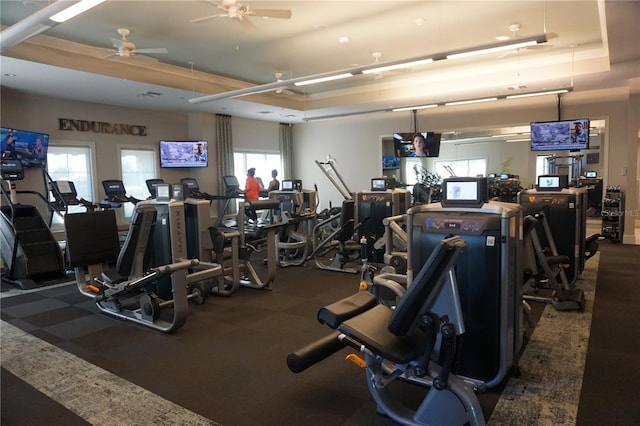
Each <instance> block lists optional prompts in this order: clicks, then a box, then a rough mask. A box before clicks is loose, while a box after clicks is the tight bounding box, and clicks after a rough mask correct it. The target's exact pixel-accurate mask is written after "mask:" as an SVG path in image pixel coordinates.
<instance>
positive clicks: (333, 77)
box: [293, 72, 353, 86]
mask: <svg viewBox="0 0 640 426" xmlns="http://www.w3.org/2000/svg"><path fill="white" fill-rule="evenodd" d="M349 77H353V74H351V73H350V72H346V73H342V74H336V75H329V76H326V77H318V78H312V79H311V80H304V81H298V82H296V83H293V84H295V85H296V86H307V85H309V84H316V83H323V82H325V81H333V80H341V79H343V78H349Z"/></svg>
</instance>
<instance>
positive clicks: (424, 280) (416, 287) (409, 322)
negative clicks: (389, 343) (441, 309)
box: [388, 237, 466, 336]
mask: <svg viewBox="0 0 640 426" xmlns="http://www.w3.org/2000/svg"><path fill="white" fill-rule="evenodd" d="M464 247H466V243H465V242H464V240H463V239H462V238H460V237H451V238H447V239H444V240H442V241H440V243H438V245H437V246H436V248H435V249H434V250H433V252H432V253H431V256H429V258H428V259H427V261H426V262H425V263H424V265H423V266H422V268H421V269H420V272H418V275H417V276H416V277H415V278H414V279H413V282H412V283H411V285H410V286H409V288H408V289H407V292H406V293H405V294H404V296H402V298H401V299H400V302H399V303H398V306H396V309H395V310H394V312H393V315H392V316H391V319H390V320H389V326H388V329H389V331H390V332H391V333H393V334H395V335H396V336H405V335H407V334H409V332H410V331H411V330H412V328H413V326H414V324H416V322H417V321H418V320H419V317H420V315H422V314H423V313H426V311H428V309H429V306H427V304H428V303H429V302H430V296H431V295H432V294H433V293H434V292H435V291H437V290H438V289H439V286H440V285H441V284H442V282H443V281H444V279H445V278H446V277H447V274H448V272H449V270H450V269H451V268H452V267H453V265H454V264H455V261H456V259H457V257H458V254H459V253H460V251H461V250H462V249H463V248H464Z"/></svg>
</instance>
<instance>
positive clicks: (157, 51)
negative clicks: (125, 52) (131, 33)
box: [133, 47, 169, 53]
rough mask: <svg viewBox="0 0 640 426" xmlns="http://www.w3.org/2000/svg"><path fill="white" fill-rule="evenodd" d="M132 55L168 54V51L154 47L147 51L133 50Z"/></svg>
mask: <svg viewBox="0 0 640 426" xmlns="http://www.w3.org/2000/svg"><path fill="white" fill-rule="evenodd" d="M133 52H134V53H168V52H169V51H168V50H167V49H166V48H164V47H156V48H149V49H135V50H134V51H133Z"/></svg>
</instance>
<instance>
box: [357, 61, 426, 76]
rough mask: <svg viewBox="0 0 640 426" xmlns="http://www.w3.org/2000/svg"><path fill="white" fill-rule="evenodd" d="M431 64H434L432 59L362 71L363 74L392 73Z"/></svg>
mask: <svg viewBox="0 0 640 426" xmlns="http://www.w3.org/2000/svg"><path fill="white" fill-rule="evenodd" d="M431 62H433V59H432V58H426V59H419V60H416V61H409V62H401V63H399V64H393V65H385V66H380V67H375V68H367V69H365V70H362V74H375V73H379V72H384V71H391V70H398V69H402V68H411V67H417V66H418V65H424V64H429V63H431Z"/></svg>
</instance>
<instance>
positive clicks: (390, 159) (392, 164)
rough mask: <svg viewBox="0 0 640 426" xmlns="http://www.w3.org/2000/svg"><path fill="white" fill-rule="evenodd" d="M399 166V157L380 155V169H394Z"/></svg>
mask: <svg viewBox="0 0 640 426" xmlns="http://www.w3.org/2000/svg"><path fill="white" fill-rule="evenodd" d="M399 168H400V158H398V157H396V156H395V155H383V156H382V170H394V169H399Z"/></svg>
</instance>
